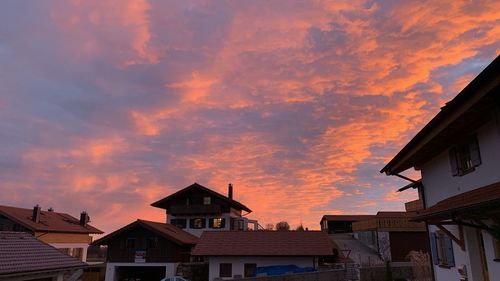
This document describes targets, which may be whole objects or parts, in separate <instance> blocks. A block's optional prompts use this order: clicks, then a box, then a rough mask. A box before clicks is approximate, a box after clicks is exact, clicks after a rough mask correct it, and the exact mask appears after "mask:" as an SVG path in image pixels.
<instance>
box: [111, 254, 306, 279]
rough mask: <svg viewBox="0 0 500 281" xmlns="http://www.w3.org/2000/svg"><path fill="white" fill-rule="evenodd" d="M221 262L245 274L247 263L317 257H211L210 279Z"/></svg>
mask: <svg viewBox="0 0 500 281" xmlns="http://www.w3.org/2000/svg"><path fill="white" fill-rule="evenodd" d="M221 263H231V264H232V265H233V271H232V273H233V276H234V275H241V276H244V274H245V271H244V270H245V263H255V264H257V267H262V266H272V265H291V264H293V265H296V266H298V267H316V265H315V259H314V258H313V257H210V258H209V278H208V280H209V281H213V280H214V278H218V277H219V265H220V264H221ZM223 279H231V278H223ZM106 281H107V280H106Z"/></svg>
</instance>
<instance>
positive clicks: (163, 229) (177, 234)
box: [92, 220, 198, 245]
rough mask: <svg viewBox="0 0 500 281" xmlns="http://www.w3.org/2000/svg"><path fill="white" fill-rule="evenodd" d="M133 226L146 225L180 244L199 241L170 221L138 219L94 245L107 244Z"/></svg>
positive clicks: (190, 243)
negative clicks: (169, 222)
mask: <svg viewBox="0 0 500 281" xmlns="http://www.w3.org/2000/svg"><path fill="white" fill-rule="evenodd" d="M133 227H144V228H146V229H149V230H150V231H153V232H155V233H157V234H158V235H160V236H162V237H164V238H166V239H168V240H171V241H174V242H175V243H177V244H179V245H184V244H187V245H194V244H196V243H197V242H198V237H196V236H194V235H192V234H191V233H188V232H186V231H184V230H182V229H180V228H178V227H176V226H173V225H171V224H168V223H161V222H154V221H146V220H136V221H134V222H133V223H130V224H128V225H126V226H124V227H122V228H120V229H118V230H116V231H114V232H112V233H110V234H108V235H106V236H104V237H102V238H100V239H98V240H96V241H94V243H92V245H107V243H108V242H109V241H111V240H113V238H114V237H116V236H117V235H119V234H121V233H123V232H126V231H128V230H129V229H131V228H133Z"/></svg>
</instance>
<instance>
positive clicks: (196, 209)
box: [169, 204, 221, 216]
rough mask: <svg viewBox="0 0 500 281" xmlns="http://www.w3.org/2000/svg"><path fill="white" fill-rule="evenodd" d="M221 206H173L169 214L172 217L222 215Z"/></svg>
mask: <svg viewBox="0 0 500 281" xmlns="http://www.w3.org/2000/svg"><path fill="white" fill-rule="evenodd" d="M220 213H221V207H220V205H213V204H210V205H201V204H200V205H172V206H170V210H169V214H172V215H174V216H175V215H204V214H220Z"/></svg>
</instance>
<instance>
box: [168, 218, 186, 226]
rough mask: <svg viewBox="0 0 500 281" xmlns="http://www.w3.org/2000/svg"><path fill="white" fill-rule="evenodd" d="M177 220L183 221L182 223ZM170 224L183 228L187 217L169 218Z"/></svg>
mask: <svg viewBox="0 0 500 281" xmlns="http://www.w3.org/2000/svg"><path fill="white" fill-rule="evenodd" d="M179 222H184V223H183V224H179ZM170 224H171V225H173V226H176V227H178V228H180V229H185V228H187V219H181V218H180V219H177V218H176V219H171V220H170Z"/></svg>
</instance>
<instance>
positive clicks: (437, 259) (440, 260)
mask: <svg viewBox="0 0 500 281" xmlns="http://www.w3.org/2000/svg"><path fill="white" fill-rule="evenodd" d="M431 247H432V249H431V252H432V261H433V263H434V264H435V265H439V266H442V267H454V266H455V256H454V255H453V242H452V241H451V238H450V237H448V236H447V235H445V234H444V233H441V232H432V233H431Z"/></svg>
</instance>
